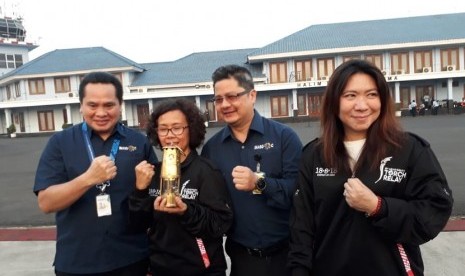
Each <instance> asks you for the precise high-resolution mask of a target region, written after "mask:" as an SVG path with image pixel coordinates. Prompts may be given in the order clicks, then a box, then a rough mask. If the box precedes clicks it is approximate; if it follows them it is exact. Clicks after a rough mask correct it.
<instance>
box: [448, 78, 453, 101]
mask: <svg viewBox="0 0 465 276" xmlns="http://www.w3.org/2000/svg"><path fill="white" fill-rule="evenodd" d="M452 81H453V80H452V78H449V79H447V99H448V100H453V99H454V90H453V89H452Z"/></svg>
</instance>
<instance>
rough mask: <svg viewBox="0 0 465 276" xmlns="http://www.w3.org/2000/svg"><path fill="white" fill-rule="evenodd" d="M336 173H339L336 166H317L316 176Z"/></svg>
mask: <svg viewBox="0 0 465 276" xmlns="http://www.w3.org/2000/svg"><path fill="white" fill-rule="evenodd" d="M336 173H337V170H336V169H334V168H322V167H316V168H315V174H316V176H335V175H336Z"/></svg>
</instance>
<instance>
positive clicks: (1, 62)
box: [0, 54, 6, 68]
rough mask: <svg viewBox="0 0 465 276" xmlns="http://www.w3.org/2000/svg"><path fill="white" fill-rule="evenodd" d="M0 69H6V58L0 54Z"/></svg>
mask: <svg viewBox="0 0 465 276" xmlns="http://www.w3.org/2000/svg"><path fill="white" fill-rule="evenodd" d="M0 68H6V56H5V54H0Z"/></svg>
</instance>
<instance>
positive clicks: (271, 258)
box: [202, 65, 302, 276]
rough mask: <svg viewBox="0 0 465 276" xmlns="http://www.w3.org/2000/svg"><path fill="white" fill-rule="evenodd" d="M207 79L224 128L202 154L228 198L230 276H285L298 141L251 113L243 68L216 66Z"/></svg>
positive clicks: (252, 94)
mask: <svg viewBox="0 0 465 276" xmlns="http://www.w3.org/2000/svg"><path fill="white" fill-rule="evenodd" d="M212 79H213V89H214V92H215V96H214V97H213V99H212V101H213V102H214V103H215V108H216V111H217V112H218V113H219V114H220V115H221V116H222V118H223V120H224V121H225V122H226V123H227V126H226V127H224V128H223V129H222V130H221V131H219V132H218V133H217V134H215V135H214V136H213V137H212V138H210V140H209V141H208V142H207V143H206V144H205V146H204V147H203V150H202V155H203V156H205V157H207V158H209V159H211V160H212V161H213V162H214V163H215V164H216V165H217V166H218V167H219V168H220V170H221V171H222V173H223V175H224V177H225V179H226V182H227V186H228V189H229V191H230V194H231V198H232V203H233V212H234V222H233V226H232V228H231V230H230V231H229V232H228V234H227V236H228V238H227V241H226V253H227V254H228V255H229V257H230V258H231V275H232V276H238V275H257V276H261V275H263V276H265V275H266V276H270V275H276V276H285V275H290V272H289V270H288V269H287V268H286V260H287V253H288V244H289V212H290V209H291V205H292V196H293V194H294V192H295V190H296V184H295V181H296V177H297V171H298V161H299V159H300V154H301V150H302V143H301V141H300V139H299V137H298V136H297V134H296V133H295V132H294V131H293V130H292V129H291V128H290V127H288V126H285V125H283V124H280V123H278V122H276V121H273V120H270V119H267V118H264V117H262V116H261V115H260V114H259V113H258V112H257V111H256V110H255V107H254V105H255V102H256V100H257V91H256V90H255V89H254V83H253V78H252V75H251V73H250V72H249V70H247V69H246V68H244V67H241V66H237V65H227V66H222V67H220V68H218V69H216V71H215V72H214V73H213V75H212Z"/></svg>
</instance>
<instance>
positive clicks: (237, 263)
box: [226, 239, 291, 276]
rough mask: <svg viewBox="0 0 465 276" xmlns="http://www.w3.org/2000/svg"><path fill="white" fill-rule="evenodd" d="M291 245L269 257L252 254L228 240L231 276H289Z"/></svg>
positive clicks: (227, 247) (227, 248) (227, 250)
mask: <svg viewBox="0 0 465 276" xmlns="http://www.w3.org/2000/svg"><path fill="white" fill-rule="evenodd" d="M288 252H289V245H288V244H286V245H285V246H283V247H282V248H281V249H279V250H278V251H276V252H274V253H273V254H270V255H268V256H257V255H256V254H251V252H250V251H249V250H247V248H245V247H243V246H242V245H240V244H238V243H236V242H234V241H232V240H231V239H227V240H226V253H227V254H228V256H229V257H230V258H231V274H230V276H244V275H253V276H287V275H291V271H290V270H289V269H288V268H287V267H286V263H287V254H288Z"/></svg>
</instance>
